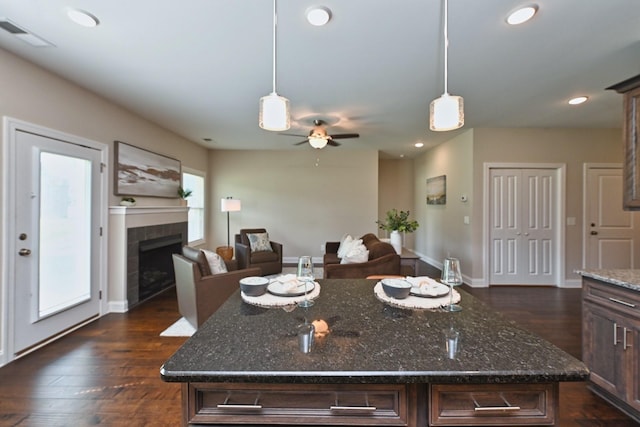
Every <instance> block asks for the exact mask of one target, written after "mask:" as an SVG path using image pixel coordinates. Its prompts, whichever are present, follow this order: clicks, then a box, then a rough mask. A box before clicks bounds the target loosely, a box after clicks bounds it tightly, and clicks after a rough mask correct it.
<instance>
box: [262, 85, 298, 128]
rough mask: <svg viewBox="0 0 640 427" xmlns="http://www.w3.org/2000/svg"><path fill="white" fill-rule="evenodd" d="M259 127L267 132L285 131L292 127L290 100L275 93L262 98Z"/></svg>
mask: <svg viewBox="0 0 640 427" xmlns="http://www.w3.org/2000/svg"><path fill="white" fill-rule="evenodd" d="M258 125H259V126H260V127H261V128H262V129H265V130H271V131H283V130H287V129H289V128H290V127H291V115H290V113H289V100H288V99H287V98H285V97H283V96H280V95H278V94H277V93H275V92H271V93H270V94H269V95H267V96H263V97H262V98H260V114H259V116H258Z"/></svg>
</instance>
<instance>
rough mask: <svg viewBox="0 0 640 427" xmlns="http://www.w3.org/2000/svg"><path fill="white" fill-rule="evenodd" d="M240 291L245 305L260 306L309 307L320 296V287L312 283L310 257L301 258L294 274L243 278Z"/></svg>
mask: <svg viewBox="0 0 640 427" xmlns="http://www.w3.org/2000/svg"><path fill="white" fill-rule="evenodd" d="M240 291H241V292H240V295H241V296H242V300H243V301H244V302H246V303H248V304H252V305H256V306H260V307H291V306H295V305H297V306H298V307H311V306H312V305H313V304H314V299H316V298H317V297H318V296H319V295H320V284H319V283H318V282H316V281H315V275H314V268H313V261H312V259H311V257H310V256H301V257H300V258H299V260H298V268H297V270H296V273H295V274H283V275H280V276H277V277H274V278H272V279H269V278H266V277H257V276H252V277H245V278H244V279H242V280H240Z"/></svg>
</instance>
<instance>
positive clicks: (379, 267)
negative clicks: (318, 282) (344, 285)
mask: <svg viewBox="0 0 640 427" xmlns="http://www.w3.org/2000/svg"><path fill="white" fill-rule="evenodd" d="M361 239H362V243H363V244H364V246H365V247H366V248H367V250H368V251H369V261H367V262H360V263H354V264H340V261H341V259H340V258H338V248H339V247H340V242H327V243H326V244H325V254H324V260H323V267H324V278H325V279H359V278H360V279H362V278H366V277H367V276H371V275H380V274H385V275H399V274H400V255H398V254H397V253H396V251H395V249H393V246H391V245H390V244H389V243H386V242H382V241H380V239H378V236H376V235H375V234H373V233H369V234H365V235H364V236H362V237H361Z"/></svg>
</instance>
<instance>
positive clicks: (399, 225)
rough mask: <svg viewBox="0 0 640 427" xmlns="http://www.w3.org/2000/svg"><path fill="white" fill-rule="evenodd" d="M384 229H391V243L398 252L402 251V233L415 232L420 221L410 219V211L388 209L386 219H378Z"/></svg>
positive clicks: (377, 222) (379, 225)
mask: <svg viewBox="0 0 640 427" xmlns="http://www.w3.org/2000/svg"><path fill="white" fill-rule="evenodd" d="M376 224H378V227H380V228H381V229H382V230H385V231H390V232H391V233H390V234H389V238H390V239H391V245H392V246H393V248H394V249H395V250H396V252H397V253H398V254H400V253H402V236H400V232H402V233H413V232H414V231H416V230H417V228H418V227H419V224H418V221H416V220H410V219H409V211H398V210H397V209H391V210H390V211H387V215H386V217H385V220H384V221H380V220H378V221H376Z"/></svg>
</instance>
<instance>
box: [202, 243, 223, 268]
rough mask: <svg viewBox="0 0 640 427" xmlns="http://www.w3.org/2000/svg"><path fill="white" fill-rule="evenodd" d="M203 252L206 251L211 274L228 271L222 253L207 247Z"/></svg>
mask: <svg viewBox="0 0 640 427" xmlns="http://www.w3.org/2000/svg"><path fill="white" fill-rule="evenodd" d="M202 253H204V256H205V257H206V258H207V262H208V263H209V268H210V269H211V274H220V273H226V272H227V265H226V264H225V263H224V260H223V259H222V257H221V256H220V255H218V254H217V253H215V252H211V251H208V250H206V249H202Z"/></svg>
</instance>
